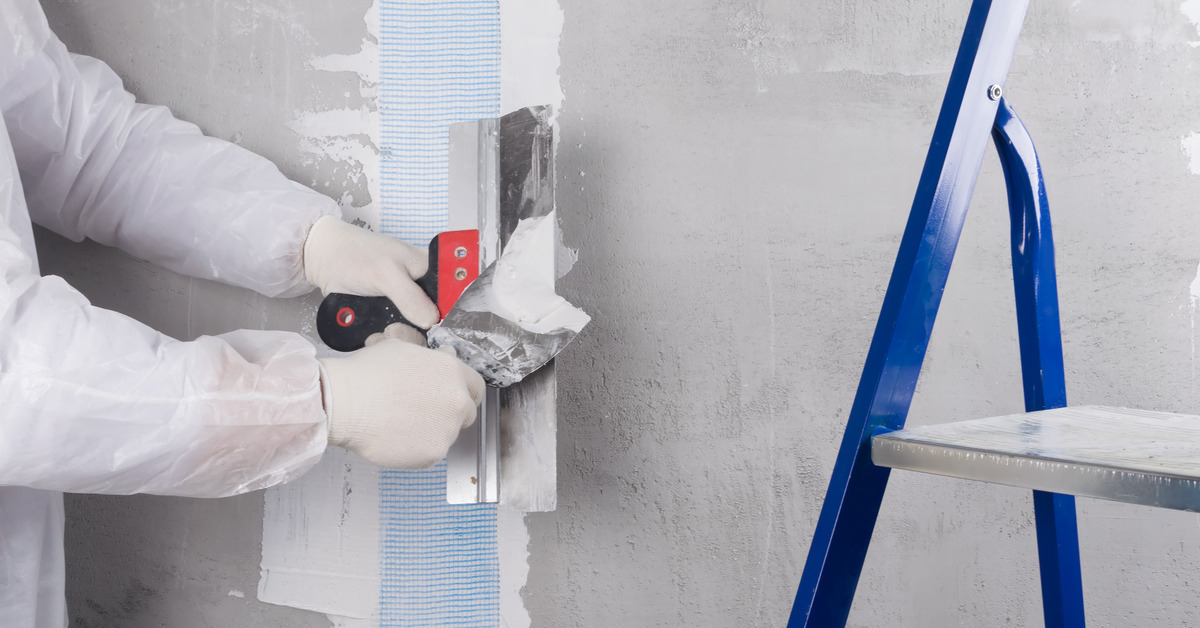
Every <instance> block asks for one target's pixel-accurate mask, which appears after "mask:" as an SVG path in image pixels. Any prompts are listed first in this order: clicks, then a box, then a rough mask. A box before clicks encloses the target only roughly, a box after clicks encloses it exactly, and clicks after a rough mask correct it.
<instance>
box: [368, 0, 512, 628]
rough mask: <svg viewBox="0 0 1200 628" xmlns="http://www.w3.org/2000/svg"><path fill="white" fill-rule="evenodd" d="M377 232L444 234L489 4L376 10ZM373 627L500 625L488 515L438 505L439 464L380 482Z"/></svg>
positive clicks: (484, 110) (485, 49)
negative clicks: (457, 137) (452, 142)
mask: <svg viewBox="0 0 1200 628" xmlns="http://www.w3.org/2000/svg"><path fill="white" fill-rule="evenodd" d="M379 45H380V69H381V75H382V76H381V85H380V103H379V106H380V119H381V123H380V127H381V136H382V137H381V145H380V151H381V153H382V155H381V158H380V170H381V172H380V192H381V196H382V198H381V199H380V200H381V207H382V211H381V221H380V223H381V224H380V230H381V231H382V232H383V233H386V234H388V235H391V236H394V237H398V238H401V239H403V240H405V241H407V242H410V243H413V244H418V245H421V246H424V245H425V244H426V243H428V242H429V239H430V238H432V237H433V236H434V234H436V233H437V232H439V231H442V230H444V229H445V228H446V224H447V204H448V188H447V183H448V174H447V173H448V165H447V160H448V147H447V139H446V128H447V127H448V126H449V125H450V124H453V123H455V122H462V121H466V120H476V119H480V118H493V117H496V116H497V115H499V106H500V6H499V3H498V2H497V1H491V2H470V1H460V2H455V1H450V0H432V1H429V2H416V1H408V2H403V1H398V0H382V2H381V4H380V42H379ZM380 525H381V526H382V533H381V544H382V547H381V551H382V565H381V575H382V579H381V590H380V593H379V600H380V624H381V625H382V626H406V627H407V626H461V627H472V628H473V627H487V628H493V627H494V626H497V625H498V624H499V616H500V611H499V604H500V602H499V590H500V570H499V561H498V557H497V548H496V508H495V506H493V505H490V504H480V505H468V506H461V505H450V504H447V503H446V466H445V463H442V464H439V465H438V466H436V467H434V468H433V469H429V470H427V471H384V472H383V474H382V476H381V480H380Z"/></svg>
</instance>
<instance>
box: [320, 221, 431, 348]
mask: <svg viewBox="0 0 1200 628" xmlns="http://www.w3.org/2000/svg"><path fill="white" fill-rule="evenodd" d="M438 270H439V269H438V237H437V236H435V237H434V238H433V240H432V241H430V242H429V271H428V272H426V273H425V276H424V277H422V278H420V279H418V280H417V285H418V286H421V289H422V290H424V291H425V294H426V295H427V296H428V297H429V300H431V301H433V302H434V303H437V302H438V274H439V273H438ZM392 323H404V324H405V325H408V326H410V327H412V328H413V329H416V330H417V331H419V332H421V333H422V334H424V333H425V332H424V330H422V329H421V328H420V327H417V326H416V325H413V324H412V322H411V321H409V320H408V319H407V318H404V316H403V315H402V314H400V308H398V307H396V304H395V303H392V300H391V299H389V298H387V297H364V296H359V295H356V294H343V293H340V292H331V293H329V295H328V296H326V297H325V300H324V301H321V306H320V307H319V308H317V335H319V336H320V337H321V340H322V341H323V342H324V343H325V344H327V345H329V348H330V349H333V350H335V351H356V350H358V349H362V348H363V346H364V345H365V344H366V342H367V337H368V336H370V335H371V334H375V333H379V332H382V331H383V330H385V329H387V326H388V325H391V324H392Z"/></svg>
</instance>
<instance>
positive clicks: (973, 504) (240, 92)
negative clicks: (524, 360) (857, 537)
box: [39, 0, 1200, 627]
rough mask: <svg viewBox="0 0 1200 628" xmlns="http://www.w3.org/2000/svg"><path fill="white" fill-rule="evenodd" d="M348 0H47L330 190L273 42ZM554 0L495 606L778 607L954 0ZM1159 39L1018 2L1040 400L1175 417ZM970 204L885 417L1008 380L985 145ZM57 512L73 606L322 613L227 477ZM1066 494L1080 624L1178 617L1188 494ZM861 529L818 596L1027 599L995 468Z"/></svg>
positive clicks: (187, 616) (90, 500)
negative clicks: (523, 581)
mask: <svg viewBox="0 0 1200 628" xmlns="http://www.w3.org/2000/svg"><path fill="white" fill-rule="evenodd" d="M365 4H366V3H365V2H362V1H358V0H356V2H354V3H353V6H351V5H350V4H349V3H345V2H341V3H325V2H317V1H302V0H275V1H272V2H267V3H255V5H254V6H253V7H250V6H245V5H243V3H239V2H233V1H231V0H222V1H219V2H215V3H191V4H189V3H182V2H166V1H159V2H154V3H143V2H137V1H134V0H121V1H119V2H118V1H111V2H104V3H77V2H68V1H66V0H46V7H47V10H48V13H49V14H50V18H51V21H52V24H53V25H54V27H55V28H56V30H57V31H58V32H59V33H60V35H61V36H62V37H63V39H64V40H66V41H67V43H68V45H70V46H71V47H72V48H73V49H74V50H77V51H79V52H85V53H90V54H94V55H97V56H99V57H101V58H104V59H105V60H107V61H108V62H109V63H111V64H112V65H113V66H114V67H115V68H116V69H117V71H118V72H119V73H121V74H122V76H123V77H124V78H125V79H126V81H127V85H128V86H129V87H130V89H132V90H133V91H134V92H135V93H137V94H138V95H139V96H141V97H142V98H143V99H145V100H148V101H151V102H157V103H162V104H167V105H170V106H171V107H172V108H173V109H174V110H176V111H177V112H178V113H179V115H180V116H181V117H184V118H185V119H189V120H192V121H194V122H197V123H198V124H200V125H201V127H202V128H204V129H205V130H206V131H208V132H210V133H212V134H215V135H217V136H219V137H224V138H227V139H234V140H236V141H240V142H242V143H243V144H244V145H246V146H247V147H249V148H251V149H254V150H257V151H259V152H262V153H264V154H266V155H267V156H268V157H271V158H272V159H273V160H275V161H276V163H279V164H280V165H281V167H282V168H283V169H284V171H285V172H286V173H288V174H289V175H291V176H293V177H295V178H297V179H298V180H300V181H303V182H311V183H316V184H317V185H318V186H319V187H320V186H326V187H325V188H323V189H325V190H326V191H327V192H330V193H331V194H333V195H334V196H340V191H341V190H340V189H337V188H336V187H335V186H341V187H345V183H344V182H339V183H335V184H332V185H329V186H327V185H326V184H325V183H324V182H325V181H326V180H330V178H329V177H327V176H326V175H327V174H329V173H328V169H329V168H330V167H331V166H330V165H329V164H321V163H308V162H307V161H306V160H305V159H304V158H302V157H300V156H299V153H298V151H297V150H296V149H297V142H298V139H297V138H296V137H295V136H294V135H293V134H291V131H289V130H288V128H287V125H286V121H287V119H288V117H289V116H291V115H292V114H293V113H294V112H295V111H296V110H297V109H298V108H303V107H307V106H309V105H310V104H311V105H312V106H317V105H319V104H320V103H333V102H335V101H338V99H339V98H341V97H342V94H344V93H347V92H349V93H352V94H357V90H356V87H355V85H356V82H355V81H356V79H355V77H353V76H346V77H345V80H346V81H347V83H346V84H339V83H338V82H337V81H338V79H337V78H336V77H330V76H322V77H320V78H317V77H314V76H313V75H311V74H309V73H306V71H305V68H304V67H303V61H304V60H305V59H307V58H311V57H312V56H315V55H319V54H330V53H334V52H342V53H350V52H353V51H355V50H357V47H358V42H359V40H361V37H362V32H361V28H362V27H361V16H362V12H363V5H365ZM246 5H249V3H246ZM563 7H564V9H565V12H566V27H565V31H564V34H563V44H562V48H561V50H562V56H563V68H562V71H561V72H562V77H563V83H564V87H565V90H566V93H567V101H566V109H565V110H564V112H563V115H562V137H563V141H562V144H561V154H560V159H561V162H560V166H561V167H560V168H559V171H560V173H562V175H561V180H560V182H559V183H560V196H559V198H560V204H561V207H562V211H561V213H562V215H563V220H564V230H565V232H566V234H567V240H568V243H569V244H571V245H573V246H576V247H579V248H580V249H581V260H580V262H579V264H578V265H577V266H576V270H575V271H574V272H573V273H572V274H571V275H570V276H568V278H567V280H566V283H565V288H566V290H567V291H568V293H569V294H570V296H571V297H572V298H573V299H574V300H576V301H577V302H579V303H581V304H583V305H584V306H585V307H586V308H587V309H588V310H589V311H590V312H591V313H592V314H593V316H594V317H595V321H594V322H593V324H592V327H590V328H589V330H588V331H587V332H586V333H585V334H584V335H583V336H582V337H581V338H580V339H579V341H578V344H577V345H575V346H573V347H572V348H571V349H570V350H569V351H568V353H567V354H566V355H565V356H563V359H562V360H561V361H560V366H559V368H560V371H559V373H560V391H561V393H560V394H561V396H562V405H561V407H560V417H561V421H562V423H561V430H560V434H559V439H560V451H559V460H560V465H561V467H560V474H559V479H560V507H559V510H558V511H557V512H555V513H551V514H538V515H531V516H529V517H528V522H529V524H530V526H531V533H532V541H531V545H530V550H531V561H532V569H531V573H530V581H529V583H528V585H527V587H526V588H525V591H524V596H525V600H526V603H527V605H528V606H529V608H530V611H531V613H532V616H533V621H534V625H535V626H539V627H565V626H677V625H683V624H690V625H698V626H745V625H750V626H774V625H780V624H782V623H783V622H784V620H785V617H786V614H787V611H788V608H789V606H790V601H791V598H792V595H793V593H794V587H795V584H796V581H797V579H798V578H799V573H800V570H801V567H802V564H803V560H804V557H805V555H806V552H807V549H808V541H809V537H810V535H811V533H812V529H813V526H814V525H815V520H816V516H817V512H818V509H819V507H820V500H821V497H822V495H823V492H824V489H825V485H826V483H827V481H828V476H829V473H830V470H831V468H832V465H833V457H834V454H835V449H836V443H837V442H838V440H839V439H840V436H841V431H842V425H843V421H844V419H845V416H846V412H847V411H848V407H849V404H850V402H851V400H852V398H853V395H854V389H855V386H856V385H857V380H858V375H859V371H860V369H861V366H862V362H863V359H864V357H865V354H866V349H867V344H868V342H869V338H870V334H871V331H872V329H873V326H874V321H875V317H876V315H877V314H878V309H879V304H880V302H881V300H882V296H883V289H884V286H885V284H886V281H887V277H888V273H889V271H890V267H891V263H892V261H893V259H894V256H895V249H896V246H897V245H898V242H899V236H900V232H901V229H902V227H903V224H904V220H905V217H906V213H907V210H908V207H909V204H910V203H911V200H912V194H913V191H914V189H915V186H916V180H917V176H918V173H919V169H920V165H921V162H922V160H923V157H924V152H925V149H926V147H927V144H928V142H929V138H930V135H931V133H932V127H933V123H934V119H935V116H936V113H937V110H938V106H939V103H940V99H941V95H942V91H943V90H944V88H945V83H946V79H947V75H948V71H949V68H950V65H951V62H952V60H953V55H954V52H955V49H956V47H957V43H958V36H959V33H960V32H961V28H962V24H963V21H964V19H965V15H966V11H967V2H965V0H964V1H962V2H954V3H944V2H933V1H928V0H922V1H909V2H895V3H874V2H865V1H861V0H859V1H853V0H852V1H848V2H841V3H796V2H778V1H769V2H762V1H755V2H751V1H749V0H708V1H703V2H702V1H696V2H687V3H679V2H671V3H667V2H633V1H631V0H610V1H606V2H580V1H578V0H564V1H563ZM343 20H344V21H343ZM1193 40H1200V34H1198V33H1197V31H1196V29H1195V28H1194V27H1193V26H1192V25H1191V24H1190V23H1189V21H1188V20H1187V18H1186V17H1185V16H1184V14H1183V13H1182V12H1181V11H1180V6H1179V4H1178V3H1177V2H1154V3H1151V2H1142V3H1123V2H1116V1H1115V0H1106V1H1103V2H1100V1H1092V2H1086V3H1079V2H1075V1H1069V0H1053V1H1049V0H1048V1H1044V2H1036V3H1034V6H1033V8H1032V9H1031V10H1030V14H1029V18H1028V19H1027V22H1026V27H1025V32H1024V35H1023V39H1022V43H1021V45H1020V47H1019V49H1018V53H1017V58H1016V60H1015V62H1014V65H1013V72H1012V76H1011V78H1010V80H1009V82H1008V85H1007V94H1008V95H1009V97H1010V98H1011V100H1012V102H1013V103H1014V105H1015V106H1016V107H1017V108H1018V111H1019V112H1020V113H1021V114H1022V116H1023V118H1024V119H1025V120H1026V122H1027V124H1028V125H1029V127H1030V129H1031V130H1032V132H1033V134H1034V137H1035V140H1036V141H1037V143H1038V146H1039V148H1040V150H1041V152H1042V159H1043V165H1044V167H1045V171H1046V174H1047V178H1048V181H1047V185H1048V189H1049V194H1050V201H1051V207H1052V209H1053V214H1054V217H1055V235H1056V237H1057V239H1058V251H1059V264H1060V290H1061V301H1062V319H1063V328H1064V342H1065V354H1066V359H1067V363H1068V373H1067V376H1068V390H1069V394H1070V398H1071V400H1072V402H1074V403H1110V404H1122V405H1134V406H1143V407H1148V408H1155V409H1164V410H1176V411H1200V403H1198V402H1200V399H1198V398H1197V391H1196V382H1195V372H1196V371H1195V363H1194V350H1193V347H1194V340H1195V332H1194V323H1193V321H1194V317H1195V315H1196V311H1195V304H1194V303H1193V302H1192V301H1191V300H1190V294H1189V286H1190V284H1191V283H1192V281H1193V279H1194V278H1195V276H1196V265H1197V262H1198V261H1200V245H1198V244H1200V239H1198V236H1200V217H1198V215H1197V213H1196V212H1195V199H1197V198H1200V197H1198V193H1200V177H1197V176H1196V175H1195V174H1193V173H1192V172H1191V171H1189V167H1188V166H1189V161H1188V157H1187V156H1186V155H1185V154H1184V152H1183V150H1182V148H1181V139H1182V138H1183V137H1185V136H1188V135H1189V134H1190V133H1191V132H1192V131H1200V108H1198V107H1197V106H1196V105H1195V104H1194V103H1196V102H1197V97H1198V96H1200V93H1198V92H1200V78H1197V76H1200V75H1198V74H1197V70H1198V67H1197V65H1198V62H1200V49H1198V48H1194V47H1192V46H1190V45H1189V42H1191V41H1193ZM133 42H137V43H136V45H134V43H133ZM356 193H357V194H360V195H361V194H362V191H361V190H359V191H358V192H356ZM975 198H976V200H975V203H974V205H973V207H972V214H971V216H970V219H969V220H968V223H967V227H966V231H965V232H964V235H963V239H962V243H961V245H960V254H959V257H958V260H957V262H956V265H955V269H954V271H953V272H952V274H951V278H950V284H949V288H948V290H947V294H946V297H945V300H944V301H943V307H942V314H941V316H940V318H939V322H938V327H937V331H936V333H935V334H934V339H933V344H932V346H931V348H930V351H929V356H928V359H927V364H926V368H925V372H924V374H923V376H922V381H921V385H920V388H919V390H918V394H917V399H916V401H915V403H914V407H913V411H912V415H911V416H912V418H911V423H913V424H924V423H936V422H941V421H946V420H952V419H955V418H959V417H968V416H981V415H986V414H993V413H1001V412H1010V411H1018V410H1020V408H1021V405H1022V402H1021V388H1020V380H1019V374H1018V359H1017V351H1016V342H1015V334H1016V332H1015V323H1014V321H1013V305H1012V296H1011V288H1010V278H1009V269H1008V261H1007V260H1008V250H1007V246H1008V226H1007V217H1006V211H1005V208H1004V190H1003V184H1002V183H1001V176H1000V171H999V167H998V164H997V162H996V160H995V157H994V156H992V155H990V154H989V156H988V157H987V160H986V161H985V164H984V167H983V172H982V175H981V183H980V185H979V187H978V188H977V191H976V197H975ZM39 244H40V245H41V252H42V259H43V264H44V267H45V269H46V270H47V272H55V273H59V274H62V275H64V276H66V277H68V279H69V280H71V281H72V282H73V283H74V284H76V285H78V286H80V287H81V288H82V289H84V290H85V292H87V294H88V295H89V296H90V297H91V298H93V299H94V300H95V301H96V302H97V303H98V304H101V305H105V306H108V307H113V308H116V309H120V310H122V311H126V312H129V313H131V314H133V315H134V316H137V317H139V318H141V319H143V320H145V321H147V322H149V323H151V324H154V325H155V326H157V327H159V328H160V329H163V330H165V331H168V332H170V333H174V334H176V335H179V336H183V337H191V336H195V335H198V334H201V333H212V332H220V331H225V330H228V329H233V328H236V327H281V328H296V327H298V326H299V325H300V324H301V322H302V321H303V320H304V319H305V317H306V316H307V315H308V312H310V311H311V309H310V308H311V303H294V302H293V303H270V302H267V301H266V300H263V299H261V298H259V297H256V296H254V295H250V294H248V293H244V292H240V291H236V290H232V289H228V288H224V287H220V286H215V285H211V284H206V283H202V282H195V281H190V280H186V279H182V278H178V277H175V276H173V275H170V274H169V273H166V272H164V271H160V270H156V269H154V268H152V267H149V266H147V265H144V264H142V263H140V262H137V261H135V260H131V259H128V258H126V257H123V256H121V255H120V254H117V253H113V252H110V251H106V250H103V249H101V248H100V247H94V246H89V245H86V244H85V245H79V246H76V245H71V244H68V243H65V242H62V241H61V240H58V239H56V238H54V237H52V236H47V235H45V234H42V235H41V240H40V242H39ZM214 303H221V304H222V306H221V307H220V308H217V307H215V306H213V305H212V304H214ZM68 508H69V514H70V524H69V525H70V528H69V531H68V552H69V556H70V558H69V560H70V565H69V575H70V584H69V586H70V590H69V595H70V598H71V607H72V612H73V614H74V616H75V624H76V625H79V626H157V625H170V626H205V625H266V626H271V625H281V626H282V625H287V626H307V625H312V626H322V625H327V623H328V622H326V621H325V620H324V618H321V617H317V616H313V615H309V614H304V613H300V612H293V611H288V610H285V609H277V608H274V607H269V606H266V605H262V604H259V603H257V602H256V601H255V600H254V594H253V591H254V584H255V582H256V581H257V573H258V553H257V549H258V546H257V543H258V539H257V534H258V524H259V521H260V520H261V497H259V496H258V495H249V496H245V497H241V498H237V499H232V500H220V501H205V500H179V499H167V498H154V497H131V498H112V497H76V498H72V499H71V500H69V502H68ZM1079 511H1080V527H1081V536H1082V542H1083V547H1084V549H1083V560H1084V565H1085V574H1084V578H1085V582H1084V584H1085V588H1086V593H1087V596H1088V603H1089V620H1090V621H1091V622H1092V624H1093V625H1099V626H1120V625H1180V624H1184V623H1194V622H1196V621H1198V620H1200V604H1198V603H1197V602H1196V599H1195V595H1194V587H1193V586H1191V585H1192V583H1194V582H1195V581H1196V579H1197V578H1198V577H1200V568H1197V567H1195V566H1194V563H1195V561H1194V560H1192V558H1193V557H1194V556H1196V555H1197V551H1198V550H1200V547H1198V546H1200V528H1198V526H1197V522H1196V519H1195V517H1194V516H1193V515H1188V514H1183V513H1175V512H1168V511H1155V510H1151V509H1146V508H1139V507H1132V506H1126V505H1120V504H1111V503H1106V502H1099V501H1092V500H1080V505H1079ZM878 529H879V532H878V535H877V536H876V542H875V544H874V545H873V546H872V549H871V552H870V553H869V555H868V559H867V565H866V569H865V571H864V576H863V580H862V583H861V584H860V588H859V596H858V603H857V605H856V606H855V608H854V610H853V612H852V614H851V624H852V625H855V626H885V625H896V626H942V625H972V626H976V625H989V626H990V625H1000V624H1004V625H1018V626H1022V625H1039V623H1040V610H1039V602H1038V589H1037V575H1036V560H1035V556H1034V538H1033V527H1032V516H1031V506H1030V503H1029V497H1028V494H1027V492H1026V491H1022V490H1017V489H1009V488H1004V487H996V486H983V485H976V484H970V483H966V482H959V481H954V480H948V479H941V478H934V477H922V476H916V475H911V474H899V473H898V474H896V475H895V476H894V479H893V483H892V486H891V488H890V490H889V493H888V497H887V499H886V501H885V504H884V511H883V513H882V516H881V518H880V524H879V528H878ZM232 590H237V591H241V592H244V593H245V594H246V597H245V598H237V597H232V596H230V595H229V592H230V591H232Z"/></svg>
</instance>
